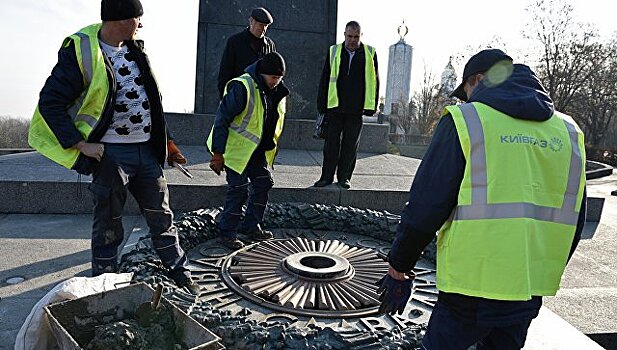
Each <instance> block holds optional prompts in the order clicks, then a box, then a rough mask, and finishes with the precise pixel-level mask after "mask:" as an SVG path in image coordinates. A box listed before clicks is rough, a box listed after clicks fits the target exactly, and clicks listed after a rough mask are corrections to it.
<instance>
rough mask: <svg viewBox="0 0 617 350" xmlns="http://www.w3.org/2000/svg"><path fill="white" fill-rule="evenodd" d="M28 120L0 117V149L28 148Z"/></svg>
mask: <svg viewBox="0 0 617 350" xmlns="http://www.w3.org/2000/svg"><path fill="white" fill-rule="evenodd" d="M29 126H30V121H29V120H26V119H19V118H13V117H9V116H0V148H28V147H30V146H28V127H29Z"/></svg>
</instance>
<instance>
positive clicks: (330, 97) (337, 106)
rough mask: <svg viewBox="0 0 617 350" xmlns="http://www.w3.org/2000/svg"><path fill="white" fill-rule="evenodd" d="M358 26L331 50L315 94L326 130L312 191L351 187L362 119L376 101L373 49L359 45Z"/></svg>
mask: <svg viewBox="0 0 617 350" xmlns="http://www.w3.org/2000/svg"><path fill="white" fill-rule="evenodd" d="M361 36H362V32H361V29H360V24H358V22H356V21H351V22H349V23H347V25H346V26H345V42H344V43H342V44H336V45H332V46H330V49H329V50H328V55H327V57H326V61H325V63H324V68H323V71H322V73H321V80H320V82H319V91H318V93H317V110H318V111H319V113H320V114H325V117H326V120H327V128H326V131H325V141H324V147H323V166H322V168H321V177H320V178H319V180H318V181H317V182H315V184H314V186H315V187H324V186H327V185H329V184H331V183H332V182H333V181H334V173H335V172H336V177H337V179H338V184H339V186H340V187H342V188H344V189H348V188H350V187H351V175H352V173H353V170H354V168H355V167H356V156H357V153H358V145H359V144H360V133H361V132H362V116H363V115H373V114H375V111H376V110H377V99H378V97H379V74H378V70H377V53H376V51H375V48H374V47H372V46H369V45H366V44H365V43H363V42H361V41H360V37H361Z"/></svg>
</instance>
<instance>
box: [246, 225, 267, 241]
mask: <svg viewBox="0 0 617 350" xmlns="http://www.w3.org/2000/svg"><path fill="white" fill-rule="evenodd" d="M242 234H244V235H246V236H248V237H249V238H250V239H253V240H255V241H267V240H269V239H272V237H274V236H273V235H272V232H270V231H268V230H263V229H261V228H260V227H258V228H255V229H253V230H250V231H243V232H242Z"/></svg>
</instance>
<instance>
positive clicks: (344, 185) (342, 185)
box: [338, 180, 351, 190]
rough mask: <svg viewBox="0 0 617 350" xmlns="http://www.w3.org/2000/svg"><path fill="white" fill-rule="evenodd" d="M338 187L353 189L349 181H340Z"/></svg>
mask: <svg viewBox="0 0 617 350" xmlns="http://www.w3.org/2000/svg"><path fill="white" fill-rule="evenodd" d="M338 185H339V186H341V187H342V188H344V189H346V190H348V189H350V188H351V181H349V180H343V181H339V182H338Z"/></svg>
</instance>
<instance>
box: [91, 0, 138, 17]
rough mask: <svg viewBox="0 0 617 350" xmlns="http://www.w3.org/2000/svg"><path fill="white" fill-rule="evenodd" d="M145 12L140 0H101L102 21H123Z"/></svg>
mask: <svg viewBox="0 0 617 350" xmlns="http://www.w3.org/2000/svg"><path fill="white" fill-rule="evenodd" d="M143 14H144V8H143V7H142V6H141V2H139V0H101V20H102V21H121V20H123V19H129V18H135V17H141V15H143Z"/></svg>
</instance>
